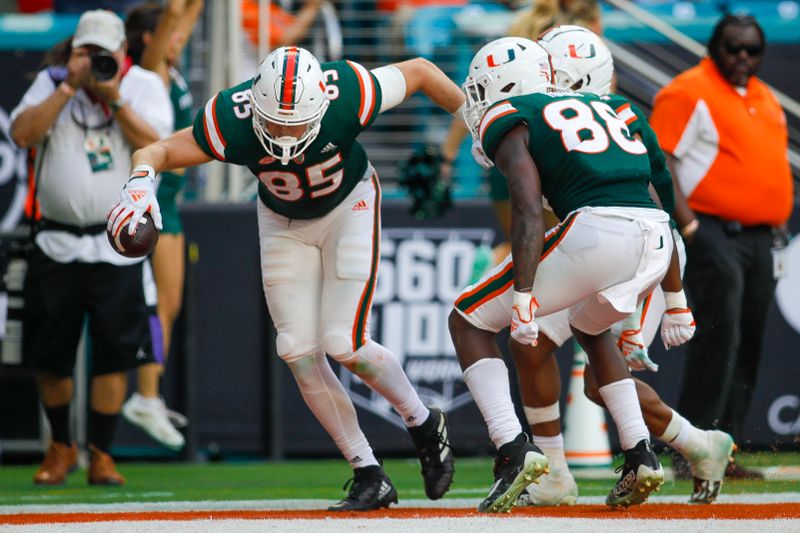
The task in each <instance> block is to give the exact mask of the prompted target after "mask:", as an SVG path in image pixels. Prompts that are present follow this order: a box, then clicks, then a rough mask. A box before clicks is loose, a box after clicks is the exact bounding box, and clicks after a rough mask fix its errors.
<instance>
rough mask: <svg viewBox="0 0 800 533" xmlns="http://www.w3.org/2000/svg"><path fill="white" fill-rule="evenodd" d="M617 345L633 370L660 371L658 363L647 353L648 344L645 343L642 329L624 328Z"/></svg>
mask: <svg viewBox="0 0 800 533" xmlns="http://www.w3.org/2000/svg"><path fill="white" fill-rule="evenodd" d="M617 347H619V349H620V351H621V352H622V355H623V356H624V357H625V362H626V363H627V364H628V368H630V369H631V370H650V371H651V372H658V365H657V364H655V363H654V362H653V360H652V359H650V355H649V354H648V353H647V346H645V345H644V337H642V330H641V329H626V330H624V331H623V332H622V333H621V334H620V336H619V340H617Z"/></svg>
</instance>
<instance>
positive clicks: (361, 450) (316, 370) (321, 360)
mask: <svg viewBox="0 0 800 533" xmlns="http://www.w3.org/2000/svg"><path fill="white" fill-rule="evenodd" d="M289 369H290V370H291V371H292V374H293V375H294V378H295V381H297V386H298V387H299V388H300V393H301V394H302V395H303V399H304V400H305V401H306V405H308V408H309V409H311V412H312V413H314V416H315V417H316V418H317V420H318V421H319V423H320V424H322V427H323V428H325V431H327V432H328V435H330V436H331V438H332V439H333V442H334V443H336V447H337V448H339V451H341V452H342V455H344V458H345V459H347V462H348V463H350V466H352V467H353V468H361V467H364V466H370V465H377V464H378V461H377V460H376V459H375V454H374V453H373V452H372V447H370V445H369V442H368V441H367V437H365V436H364V433H363V432H362V431H361V428H360V427H359V425H358V418H357V416H356V409H355V407H354V406H353V402H352V401H351V400H350V396H348V395H347V391H345V390H344V387H343V386H342V383H341V382H340V381H339V379H338V378H337V377H336V374H334V373H333V369H332V368H331V365H330V364H329V363H328V359H327V358H326V357H325V355H324V354H316V355H312V356H309V357H304V358H302V359H299V360H297V361H293V362H291V363H289Z"/></svg>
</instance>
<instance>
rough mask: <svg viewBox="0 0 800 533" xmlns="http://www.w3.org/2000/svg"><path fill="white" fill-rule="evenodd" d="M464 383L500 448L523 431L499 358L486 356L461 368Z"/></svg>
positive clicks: (505, 371)
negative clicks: (464, 368)
mask: <svg viewBox="0 0 800 533" xmlns="http://www.w3.org/2000/svg"><path fill="white" fill-rule="evenodd" d="M464 383H466V384H467V387H469V391H470V392H471V393H472V397H473V398H474V399H475V403H476V404H477V405H478V409H480V411H481V414H482V415H483V419H484V420H485V421H486V426H487V427H488V429H489V438H490V439H492V442H493V443H494V445H495V447H497V448H500V446H502V445H503V444H506V443H507V442H511V441H512V440H514V438H515V437H516V436H517V435H519V434H520V433H522V426H521V425H520V423H519V420H518V419H517V415H516V413H515V412H514V404H513V402H512V401H511V388H510V386H509V384H508V369H507V368H506V364H505V363H504V362H503V360H502V359H499V358H497V357H489V358H486V359H481V360H480V361H478V362H477V363H475V364H473V365H472V366H470V367H469V368H467V369H466V370H464Z"/></svg>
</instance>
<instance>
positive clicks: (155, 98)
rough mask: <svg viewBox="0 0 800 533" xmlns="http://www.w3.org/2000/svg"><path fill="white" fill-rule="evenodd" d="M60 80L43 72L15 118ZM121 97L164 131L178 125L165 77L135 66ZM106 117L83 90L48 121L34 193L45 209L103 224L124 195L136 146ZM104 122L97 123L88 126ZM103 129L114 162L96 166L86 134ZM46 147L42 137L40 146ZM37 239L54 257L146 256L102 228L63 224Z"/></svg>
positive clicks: (66, 218)
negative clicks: (124, 248) (125, 252)
mask: <svg viewBox="0 0 800 533" xmlns="http://www.w3.org/2000/svg"><path fill="white" fill-rule="evenodd" d="M55 90H56V84H55V83H54V82H53V80H52V78H51V77H50V75H49V74H48V72H47V70H43V71H41V72H39V75H38V76H37V77H36V80H34V82H33V84H32V85H31V87H30V88H29V89H28V91H27V92H26V93H25V95H24V96H23V97H22V101H21V102H20V103H19V105H18V106H17V107H16V109H14V111H13V112H12V113H11V120H12V121H13V120H14V119H16V118H17V116H19V114H20V113H22V112H23V111H24V110H25V109H27V108H28V107H31V106H35V105H38V104H40V103H42V102H43V101H44V100H45V99H47V98H48V97H49V96H50V95H51V94H52V93H53V91H55ZM119 93H120V99H121V100H122V101H123V102H125V103H127V104H128V105H130V106H131V108H132V109H133V111H134V112H136V114H138V115H139V117H141V118H142V119H143V120H144V121H145V122H147V123H148V124H149V125H150V126H152V127H153V128H154V129H155V130H156V132H158V134H159V136H160V137H162V138H163V137H166V136H167V135H169V134H170V132H171V128H172V124H173V111H172V105H171V103H170V100H169V95H168V93H167V90H166V88H165V87H164V83H163V81H162V80H161V78H160V77H159V76H158V75H157V74H155V73H153V72H150V71H147V70H144V69H142V68H140V67H138V66H132V67H131V68H130V70H128V72H127V74H126V75H125V76H124V77H123V78H122V81H121V82H120V88H119ZM107 123H109V117H108V116H107V115H106V112H105V110H104V109H103V106H102V105H101V104H100V103H92V101H91V100H90V99H89V96H88V95H87V94H86V92H85V91H84V90H83V89H79V90H78V91H77V93H76V94H75V96H74V97H73V98H72V99H71V100H70V101H69V102H68V103H67V105H65V106H64V108H63V109H62V110H61V113H60V114H59V116H58V118H57V119H56V121H55V123H54V124H53V126H52V127H51V128H50V132H49V134H50V140H49V142H48V145H47V149H46V150H45V151H44V160H43V161H42V163H41V172H40V176H39V182H38V192H37V198H38V200H39V204H40V208H41V213H42V216H43V217H44V218H46V219H49V220H53V221H55V222H60V223H62V224H69V225H72V226H80V227H85V226H92V225H96V224H105V221H106V213H107V212H108V210H109V208H110V207H111V206H112V205H113V204H115V203H116V202H117V201H118V199H119V193H120V191H121V190H122V187H123V186H124V185H125V183H126V182H127V181H128V178H129V176H130V164H131V155H132V151H131V148H130V146H129V145H128V142H127V140H126V139H125V136H124V135H123V133H122V130H121V128H120V127H119V124H118V123H117V122H116V121H111V122H110V124H109V125H108V126H105V124H107ZM84 125H89V126H92V127H96V126H101V125H102V126H104V127H102V128H99V129H91V128H89V129H86V128H85V127H84ZM95 135H105V138H106V140H107V142H108V144H109V146H110V148H111V154H112V157H113V165H112V166H111V168H109V169H106V170H100V171H97V172H93V171H92V168H91V165H90V163H89V158H88V156H87V154H86V150H85V148H84V143H85V141H86V138H87V136H95ZM36 148H37V150H39V152H40V153H41V149H42V143H39V144H38V145H37V146H36ZM36 244H38V245H39V247H40V248H41V249H42V251H44V253H45V254H47V256H48V257H50V258H51V259H53V260H54V261H58V262H62V263H67V262H73V261H78V262H87V263H95V262H106V263H111V264H115V265H129V264H133V263H137V262H139V261H142V259H141V258H137V259H129V258H126V257H123V256H121V255H119V254H118V253H116V252H115V251H114V250H113V248H111V245H110V244H109V243H108V239H107V238H106V235H105V232H102V233H100V234H98V235H84V236H82V237H78V236H76V235H73V234H71V233H68V232H64V231H51V230H46V231H41V232H39V233H38V234H37V236H36Z"/></svg>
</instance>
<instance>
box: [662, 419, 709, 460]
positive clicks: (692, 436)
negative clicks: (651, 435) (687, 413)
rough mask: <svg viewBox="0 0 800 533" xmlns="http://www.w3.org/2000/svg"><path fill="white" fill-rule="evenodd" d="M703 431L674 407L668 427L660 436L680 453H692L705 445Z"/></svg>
mask: <svg viewBox="0 0 800 533" xmlns="http://www.w3.org/2000/svg"><path fill="white" fill-rule="evenodd" d="M703 433H704V432H703V430H701V429H697V428H696V427H694V426H693V425H692V424H691V423H690V422H689V421H688V420H686V419H685V418H683V417H682V416H681V415H680V414H679V413H678V412H677V411H675V410H674V409H673V410H672V418H671V419H670V421H669V424H668V425H667V429H666V430H665V431H664V434H663V435H661V436H660V437H658V438H659V440H662V441H664V442H666V443H667V444H669V445H670V446H672V447H673V448H675V449H676V450H678V451H679V452H680V453H683V454H686V453H689V454H691V453H692V452H694V451H696V450H697V449H698V448H701V447H702V446H703Z"/></svg>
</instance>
